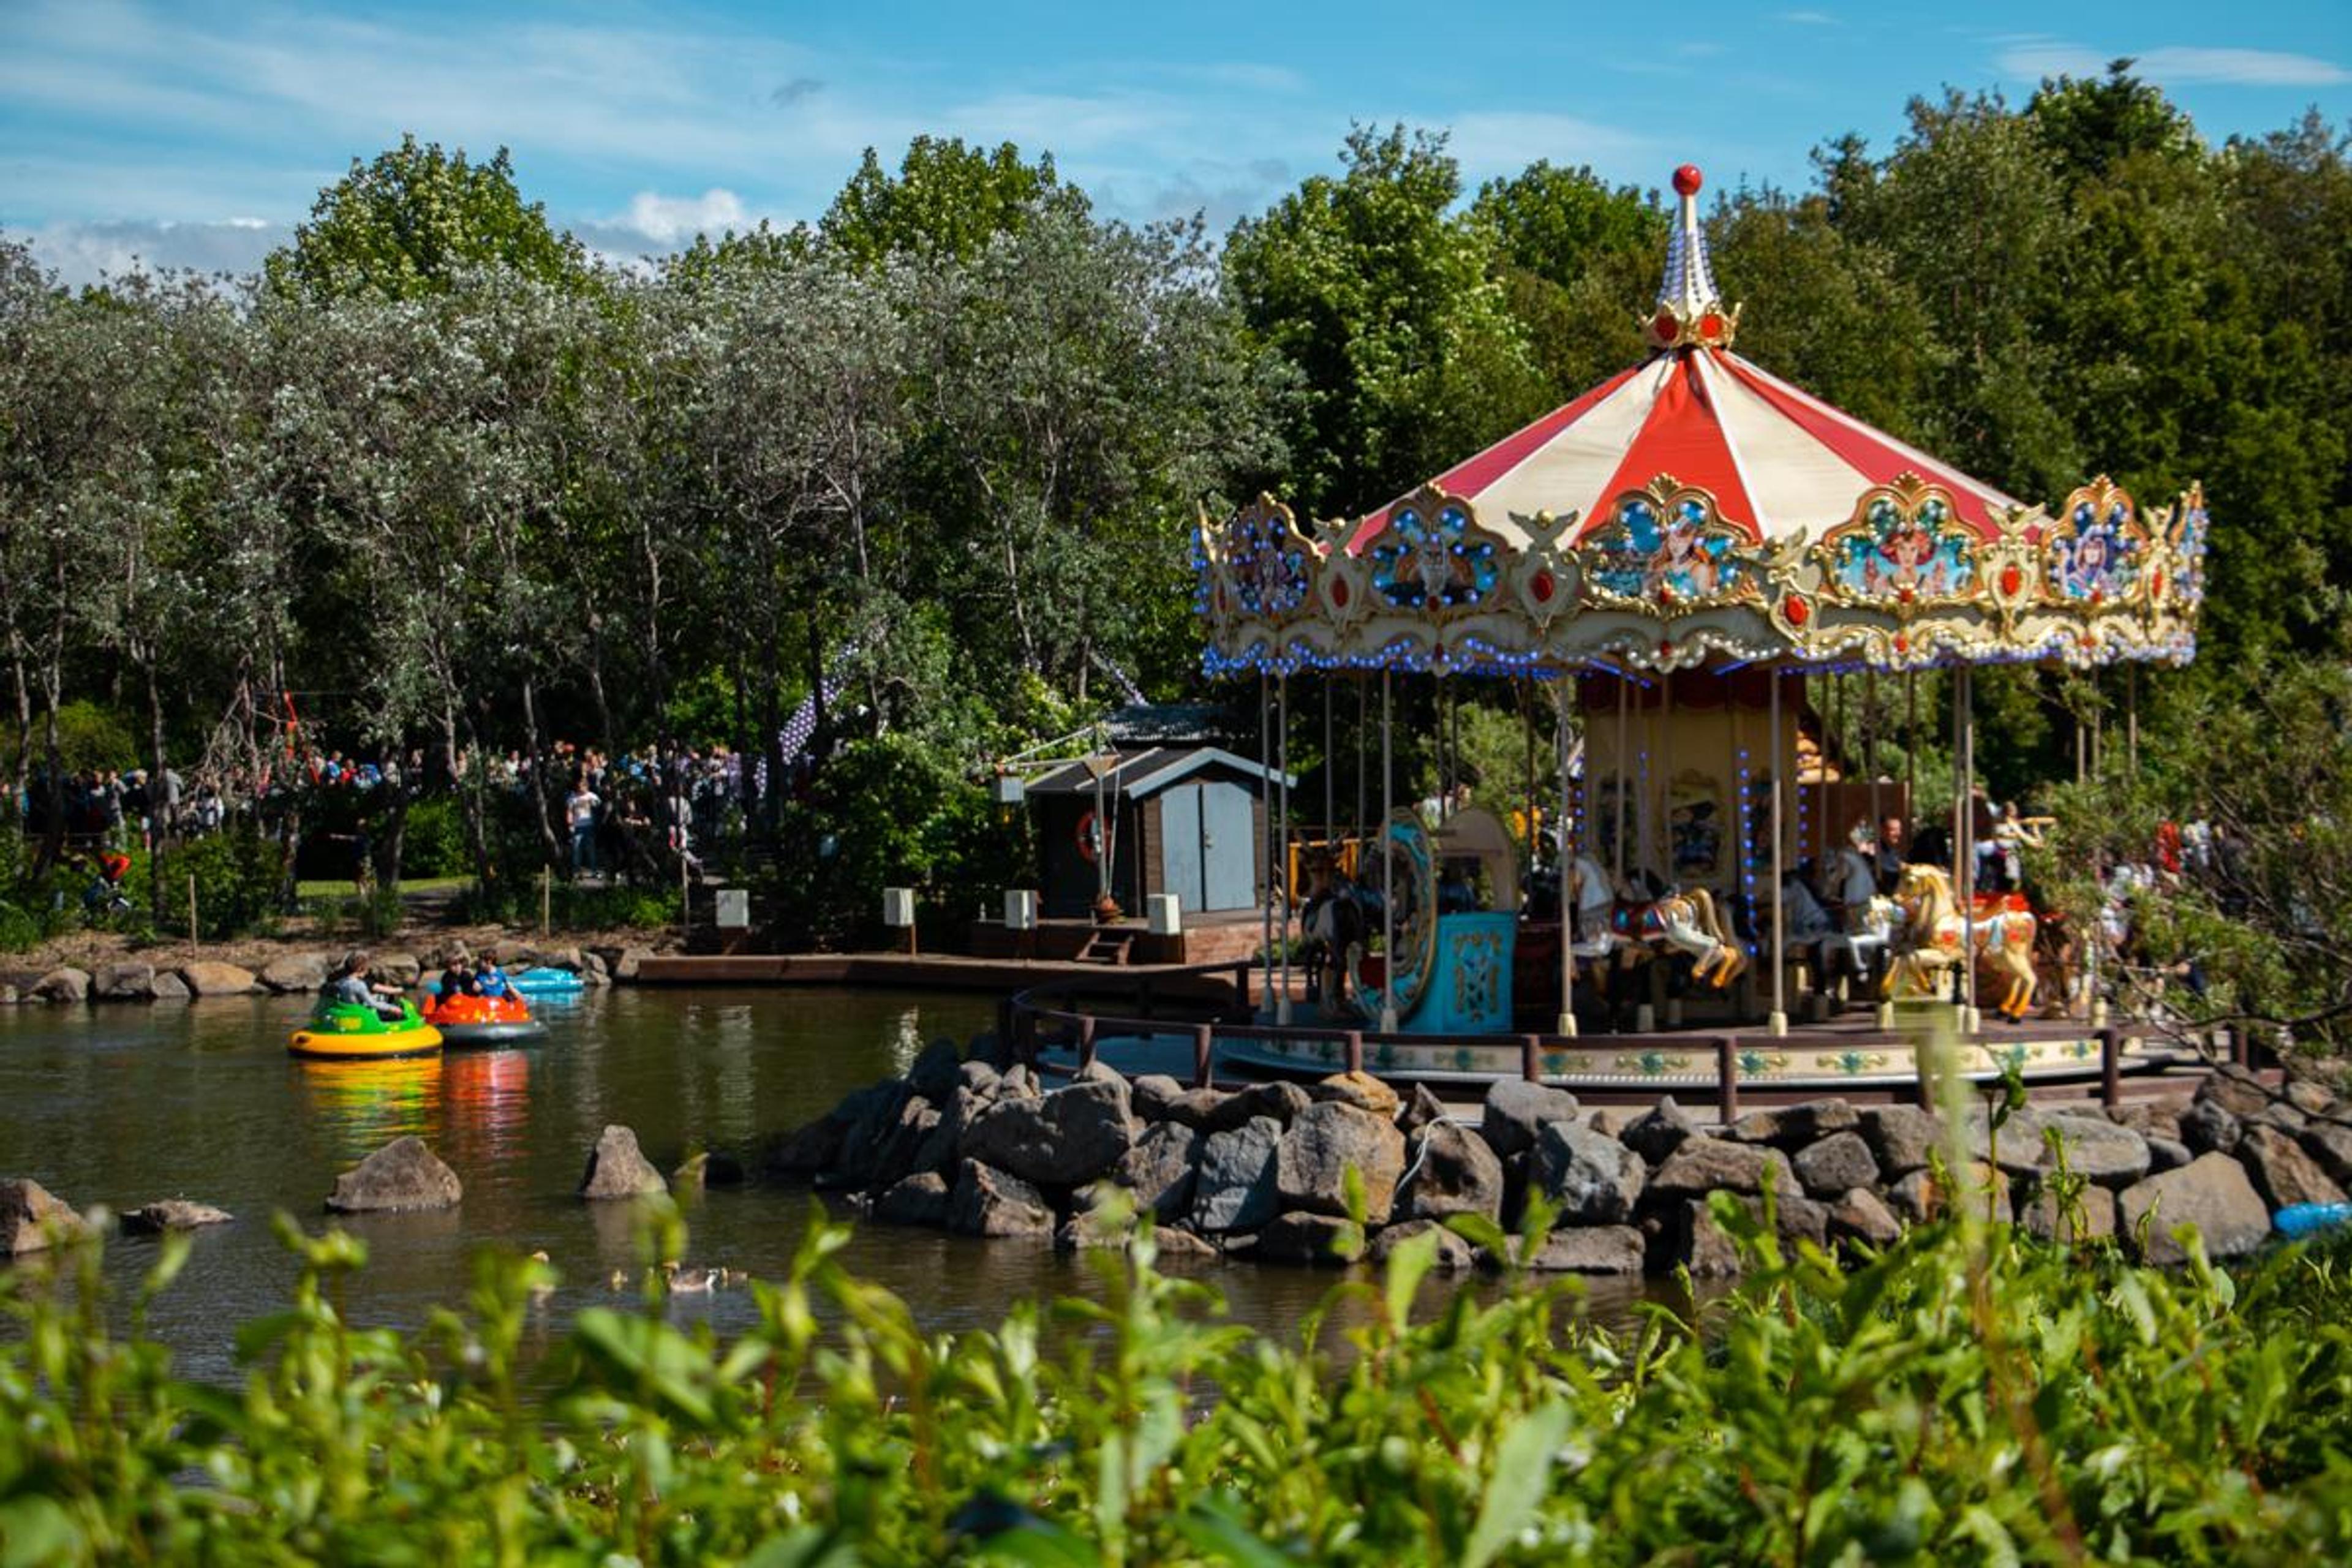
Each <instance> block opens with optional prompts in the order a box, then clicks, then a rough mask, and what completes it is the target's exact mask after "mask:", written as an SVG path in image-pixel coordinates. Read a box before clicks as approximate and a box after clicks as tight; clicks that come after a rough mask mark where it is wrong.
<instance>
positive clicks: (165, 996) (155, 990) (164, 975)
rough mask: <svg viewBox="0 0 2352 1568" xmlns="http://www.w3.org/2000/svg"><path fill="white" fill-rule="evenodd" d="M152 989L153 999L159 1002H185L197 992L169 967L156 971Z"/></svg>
mask: <svg viewBox="0 0 2352 1568" xmlns="http://www.w3.org/2000/svg"><path fill="white" fill-rule="evenodd" d="M150 989H151V991H152V998H153V1000H155V1001H158V1002H184V1001H186V1000H187V999H188V998H189V997H190V996H193V995H194V994H195V993H194V992H192V991H190V990H189V989H188V983H187V982H186V981H184V980H183V979H181V978H180V977H179V976H178V975H176V974H174V973H172V972H171V971H170V970H168V969H160V970H157V971H156V972H155V984H153V986H152V987H151V988H150Z"/></svg>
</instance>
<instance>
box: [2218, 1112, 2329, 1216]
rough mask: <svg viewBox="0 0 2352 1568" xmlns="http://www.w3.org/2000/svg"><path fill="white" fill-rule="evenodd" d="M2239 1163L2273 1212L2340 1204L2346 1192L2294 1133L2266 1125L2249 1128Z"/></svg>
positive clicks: (2240, 1152)
mask: <svg viewBox="0 0 2352 1568" xmlns="http://www.w3.org/2000/svg"><path fill="white" fill-rule="evenodd" d="M2238 1163H2240V1164H2242V1165H2243V1166H2244V1167H2245V1168H2246V1174H2247V1175H2248V1176H2250V1177H2252V1180H2253V1184H2254V1190H2255V1191H2256V1192H2258V1193H2260V1194H2262V1195H2263V1197H2264V1198H2266V1199H2268V1200H2269V1202H2270V1205H2271V1209H2272V1211H2273V1213H2275V1212H2276V1211H2278V1210H2280V1209H2284V1208H2293V1207H2294V1205H2297V1204H2340V1203H2342V1202H2343V1201H2344V1189H2343V1188H2342V1187H2340V1186H2337V1185H2336V1183H2335V1182H2333V1181H2332V1180H2330V1179H2329V1178H2328V1174H2327V1173H2326V1171H2324V1170H2322V1169H2321V1168H2320V1165H2319V1162H2318V1161H2316V1160H2315V1159H2313V1158H2312V1157H2311V1156H2310V1155H2309V1154H2307V1153H2305V1152H2304V1147H2303V1145H2302V1144H2301V1143H2299V1142H2295V1138H2294V1133H2292V1132H2284V1131H2280V1130H2279V1129H2278V1128H2275V1127H2273V1126H2270V1125H2269V1124H2268V1123H2266V1122H2257V1123H2256V1124H2254V1125H2253V1126H2252V1127H2249V1128H2247V1129H2246V1135H2245V1136H2244V1137H2243V1138H2242V1139H2240V1140H2239V1141H2238Z"/></svg>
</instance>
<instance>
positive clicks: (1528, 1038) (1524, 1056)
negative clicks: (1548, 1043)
mask: <svg viewBox="0 0 2352 1568" xmlns="http://www.w3.org/2000/svg"><path fill="white" fill-rule="evenodd" d="M1519 1076H1520V1077H1521V1078H1523V1079H1527V1080H1528V1082H1529V1083H1541V1082H1542V1081H1543V1041H1542V1038H1541V1037H1539V1036H1536V1035H1521V1036H1520V1037H1519Z"/></svg>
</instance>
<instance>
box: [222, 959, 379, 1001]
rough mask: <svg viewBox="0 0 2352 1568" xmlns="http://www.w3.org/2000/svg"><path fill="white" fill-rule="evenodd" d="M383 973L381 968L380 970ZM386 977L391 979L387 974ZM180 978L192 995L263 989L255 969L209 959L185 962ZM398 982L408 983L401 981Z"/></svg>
mask: <svg viewBox="0 0 2352 1568" xmlns="http://www.w3.org/2000/svg"><path fill="white" fill-rule="evenodd" d="M379 973H381V970H379ZM384 978H385V979H387V980H389V979H391V976H390V975H388V974H387V975H385V976H384ZM180 980H181V982H182V984H185V985H186V986H187V988H188V994H190V995H192V996H249V995H251V994H253V993H254V992H256V991H258V990H259V989H261V987H260V985H259V984H257V983H256V982H255V980H254V978H253V971H251V970H249V969H239V968H238V967H237V966H236V964H234V963H215V962H213V961H211V960H209V959H207V960H203V961H200V962H198V963H189V964H183V965H182V966H181V968H180ZM398 984H406V983H405V982H399V983H398Z"/></svg>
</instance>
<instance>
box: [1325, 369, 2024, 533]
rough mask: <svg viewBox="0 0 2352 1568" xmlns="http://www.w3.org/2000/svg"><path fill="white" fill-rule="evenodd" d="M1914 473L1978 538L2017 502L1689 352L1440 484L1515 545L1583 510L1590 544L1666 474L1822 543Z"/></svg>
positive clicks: (1364, 527) (1748, 520)
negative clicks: (1859, 501)
mask: <svg viewBox="0 0 2352 1568" xmlns="http://www.w3.org/2000/svg"><path fill="white" fill-rule="evenodd" d="M1906 471H1907V472H1910V473H1914V474H1916V475H1918V476H1919V477H1920V478H1921V479H1926V480H1927V481H1928V482H1929V483H1931V484H1937V485H1941V486H1943V487H1944V488H1945V489H1948V490H1949V491H1950V492H1951V494H1952V498H1953V500H1955V501H1957V502H1958V514H1959V517H1960V518H1961V520H1962V521H1965V522H1967V523H1968V524H1969V526H1970V527H1971V528H1973V529H1974V530H1975V531H1977V533H1978V534H1979V536H1980V537H1982V538H1986V539H1990V538H1992V537H1994V536H1995V535H1996V534H1997V533H1998V531H1999V529H1998V526H1997V524H1996V522H1995V520H1996V519H1997V518H1999V517H2000V516H2003V515H2005V514H2006V513H2007V512H2008V511H2009V510H2010V509H2011V508H2013V507H2017V506H2018V505H2019V504H2020V503H2019V502H2017V501H2016V500H2012V499H2011V498H2010V497H2009V496H2006V495H2003V494H2002V493H2001V492H2000V491H1999V490H1997V489H1993V487H1992V486H1990V485H1988V484H1986V483H1984V482H1983V481H1982V480H1979V479H1971V478H1969V476H1968V475H1966V474H1964V473H1961V472H1960V471H1959V470H1958V469H1957V468H1952V467H1950V466H1949V465H1948V464H1945V463H1941V462H1938V461H1937V460H1936V459H1935V458H1931V457H1929V456H1927V454H1926V453H1925V452H1922V451H1920V450H1919V449H1918V448H1917V447H1912V446H1907V445H1906V444H1905V443H1903V442H1901V441H1898V440H1896V439H1895V437H1892V436H1889V435H1887V434H1885V432H1884V431H1880V430H1874V429H1873V428H1872V427H1871V426H1867V425H1865V424H1864V423H1863V422H1862V421H1861V420H1859V419H1856V418H1855V417H1853V416H1852V415H1850V414H1847V413H1844V412H1843V411H1841V410H1839V409H1836V408H1832V406H1830V405H1828V404H1826V403H1824V402H1822V400H1821V399H1820V398H1818V397H1815V396H1813V395H1811V394H1810V393H1807V392H1804V391H1802V390H1801V389H1799V388H1797V387H1795V386H1791V385H1790V384H1789V383H1787V382H1785V381H1782V380H1781V379H1780V377H1778V376H1776V375H1773V374H1770V373H1769V372H1768V371H1765V370H1762V369H1759V367H1757V366H1756V365H1754V364H1752V363H1749V362H1748V361H1747V360H1745V359H1742V358H1740V357H1739V356H1738V354H1736V353H1732V352H1731V351H1729V350H1728V349H1720V348H1705V347H1685V348H1678V349H1672V350H1668V351H1666V352H1664V353H1660V354H1659V355H1658V356H1657V357H1656V358H1654V359H1653V360H1651V361H1650V362H1649V363H1647V364H1643V365H1638V366H1636V367H1635V368H1633V369H1632V370H1629V371H1626V372H1624V373H1622V374H1619V375H1616V376H1614V377H1612V378H1611V379H1610V380H1608V381H1606V382H1603V383H1602V384H1601V385H1599V386H1597V387H1594V388H1593V389H1592V390H1591V392H1588V393H1586V394H1585V395H1583V396H1581V397H1580V398H1578V399H1577V400H1576V401H1575V402H1573V403H1570V404H1569V405H1566V406H1565V407H1562V408H1559V409H1556V410H1554V411H1553V412H1551V413H1549V414H1547V415H1545V416H1543V417H1542V418H1540V419H1538V420H1537V421H1536V422H1535V423H1533V424H1532V425H1529V426H1526V427H1525V428H1524V429H1521V430H1518V431H1516V432H1514V433H1513V434H1511V435H1509V436H1507V437H1504V438H1503V439H1502V440H1500V441H1497V442H1496V443H1495V444H1494V445H1493V446H1491V447H1487V448H1486V450H1485V451H1483V452H1480V453H1478V454H1477V455H1475V457H1472V458H1466V459H1465V460H1464V461H1462V462H1459V463H1456V464H1455V465H1454V467H1452V468H1448V469H1446V470H1445V471H1444V473H1442V474H1440V475H1438V476H1437V477H1436V479H1435V480H1434V481H1433V483H1434V484H1435V485H1436V486H1437V488H1438V489H1443V490H1444V491H1445V492H1446V493H1447V494H1448V495H1452V496H1457V497H1460V498H1462V499H1463V500H1468V501H1470V502H1471V503H1473V504H1474V505H1475V506H1476V508H1477V509H1478V517H1479V520H1480V521H1483V522H1484V523H1486V526H1487V527H1489V528H1491V529H1493V530H1495V531H1496V532H1498V533H1501V534H1503V535H1504V536H1505V537H1507V538H1511V539H1512V540H1513V542H1514V543H1517V542H1520V538H1523V537H1524V530H1521V529H1517V528H1515V527H1514V526H1513V524H1512V519H1513V516H1514V514H1517V515H1518V516H1525V517H1533V516H1534V515H1536V514H1537V513H1538V512H1549V513H1551V514H1552V515H1553V516H1555V517H1566V516H1567V515H1569V513H1570V511H1576V512H1578V513H1580V514H1581V516H1580V520H1579V521H1578V524H1577V529H1576V535H1575V536H1576V537H1581V536H1582V535H1583V534H1585V533H1587V532H1590V531H1592V530H1594V529H1597V528H1600V527H1601V526H1603V525H1604V524H1605V523H1606V522H1607V521H1608V518H1609V505H1610V502H1612V500H1615V499H1616V498H1617V497H1618V496H1620V495H1622V494H1624V493H1625V492H1626V491H1628V490H1638V489H1643V487H1644V486H1646V485H1648V484H1649V482H1650V481H1651V480H1652V479H1655V478H1656V477H1657V476H1659V475H1660V474H1671V475H1673V476H1674V478H1675V479H1677V480H1679V481H1680V482H1682V483H1683V484H1685V485H1695V486H1697V487H1699V488H1701V489H1707V490H1711V491H1713V492H1714V495H1715V500H1716V506H1717V510H1718V511H1719V513H1720V514H1721V516H1722V517H1723V518H1724V520H1725V521H1727V522H1732V523H1740V524H1746V525H1748V527H1751V528H1753V529H1754V530H1755V531H1756V536H1757V537H1758V538H1759V539H1761V540H1768V541H1769V540H1779V539H1783V538H1786V537H1788V536H1789V535H1790V534H1793V533H1796V532H1798V531H1802V532H1804V533H1805V534H1806V535H1807V536H1809V537H1811V538H1813V539H1819V538H1820V537H1821V536H1822V534H1823V533H1824V532H1826V531H1828V530H1829V529H1831V528H1833V527H1835V526H1836V525H1837V524H1839V523H1841V522H1843V521H1846V519H1847V518H1848V517H1850V516H1851V515H1852V514H1853V507H1854V501H1855V500H1856V498H1857V497H1859V496H1860V495H1861V494H1862V493H1863V491H1864V490H1866V489H1869V488H1870V487H1871V486H1873V485H1882V484H1888V483H1891V482H1893V480H1894V479H1895V476H1896V475H1898V474H1901V473H1905V472H1906ZM1402 499H1403V498H1402V497H1399V498H1398V500H1402ZM1395 504H1396V503H1395V502H1393V501H1392V502H1391V503H1390V506H1386V507H1382V508H1381V510H1378V511H1376V512H1374V513H1372V514H1371V515H1370V517H1368V518H1366V519H1365V520H1364V521H1363V523H1362V524H1361V525H1360V527H1359V528H1358V529H1357V530H1356V532H1355V536H1354V539H1353V542H1352V543H1351V545H1350V549H1352V550H1360V549H1361V548H1362V547H1363V546H1364V545H1365V544H1366V543H1367V542H1369V541H1370V539H1371V538H1372V537H1373V536H1374V535H1375V534H1377V533H1378V532H1379V531H1381V528H1382V526H1384V525H1385V524H1386V523H1387V521H1388V515H1389V511H1390V508H1391V507H1393V506H1394V505H1395Z"/></svg>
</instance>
